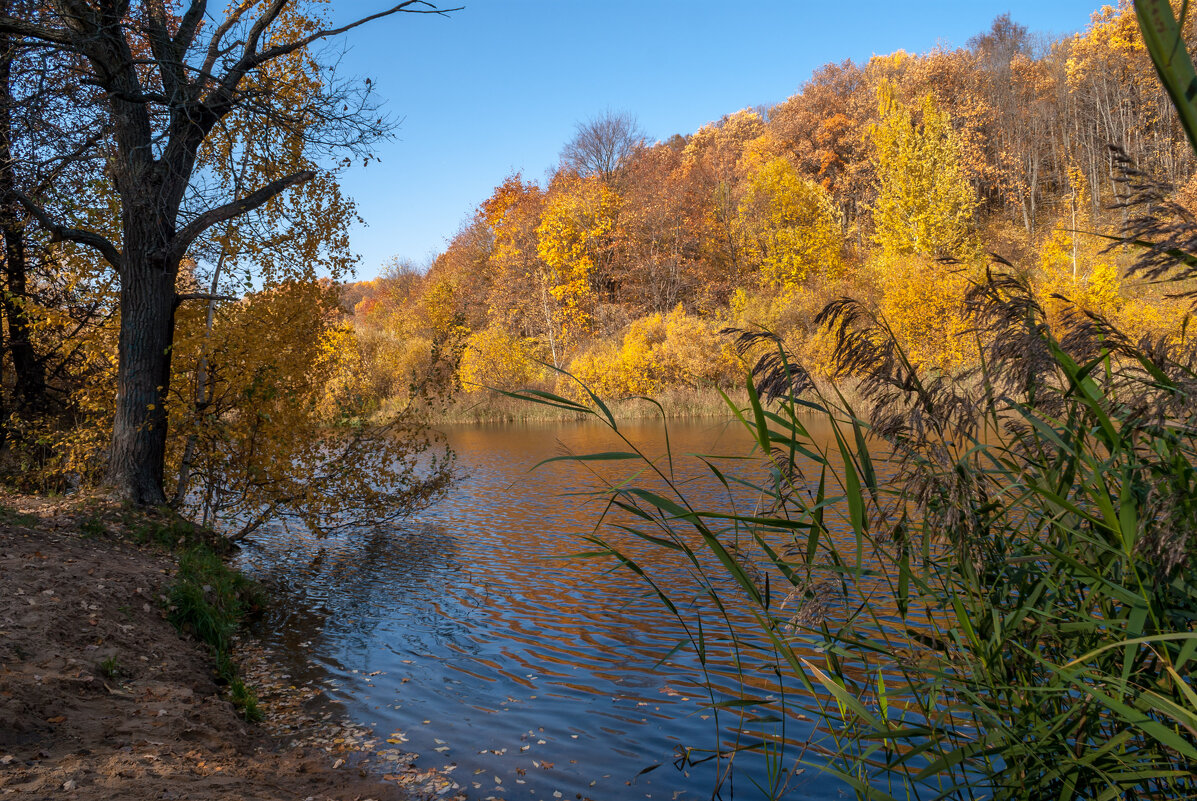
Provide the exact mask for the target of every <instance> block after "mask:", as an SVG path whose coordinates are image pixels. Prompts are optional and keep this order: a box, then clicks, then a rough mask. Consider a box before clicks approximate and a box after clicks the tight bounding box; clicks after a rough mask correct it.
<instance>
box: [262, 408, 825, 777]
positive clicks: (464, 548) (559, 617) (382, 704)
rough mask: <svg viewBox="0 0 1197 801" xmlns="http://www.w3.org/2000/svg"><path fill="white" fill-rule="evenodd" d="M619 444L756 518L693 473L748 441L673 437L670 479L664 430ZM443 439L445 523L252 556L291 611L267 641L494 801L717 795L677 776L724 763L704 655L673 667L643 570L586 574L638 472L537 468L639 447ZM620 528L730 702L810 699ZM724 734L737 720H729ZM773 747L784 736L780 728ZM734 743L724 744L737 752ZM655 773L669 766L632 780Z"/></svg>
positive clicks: (569, 434)
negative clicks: (688, 620) (737, 647)
mask: <svg viewBox="0 0 1197 801" xmlns="http://www.w3.org/2000/svg"><path fill="white" fill-rule="evenodd" d="M623 428H624V430H625V431H626V432H627V434H628V436H629V437H630V438H631V439H632V440H633V441H634V442H636V443H638V444H640V445H641V446H642V447H643V448H644V449H645V451H646V452H647V453H648V454H649V455H650V457H651V458H653V459H655V460H656V463H657V464H658V466H660V467H661V468H662V470H663V471H665V472H666V473H668V474H669V475H670V477H671V479H672V480H673V481H674V482H675V485H676V486H678V487H680V488H682V490H683V492H684V493H685V494H686V495H687V496H688V497H690V498H691V499H692V500H693V501H694V502H695V504H696V505H698V506H702V507H706V508H727V507H728V506H729V505H732V504H734V505H735V506H736V507H737V508H742V510H750V509H751V506H752V504H753V503H754V501H755V499H754V498H752V497H751V494H750V493H748V492H747V491H744V490H735V491H733V492H732V493H731V494H730V496H729V494H728V492H727V491H726V490H725V489H724V488H723V487H721V486H720V485H719V484H718V483H717V482H715V481H714V480H712V479H711V477H710V473H709V471H708V470H707V469H706V468H705V467H704V466H703V465H702V464H701V463H700V462H698V461H697V460H695V459H692V458H685V457H684V456H683V454H694V453H702V454H710V455H715V456H723V457H731V456H738V455H743V454H745V453H747V452H748V450H749V449H750V448H751V444H752V443H751V440H750V439H749V437H748V436H747V435H746V434H745V432H744V431H743V429H742V428H736V427H732V426H727V425H723V424H719V423H713V422H707V421H696V422H689V421H688V422H683V423H674V424H671V426H670V430H669V440H670V446H671V451H672V453H673V455H674V461H673V465H672V468H673V471H672V472H670V470H669V461H668V459H667V458H666V449H665V436H664V432H663V431H662V429H661V427H660V426H659V425H657V424H655V423H644V424H634V425H626V426H623ZM446 433H447V435H448V438H449V441H450V443H451V445H452V446H453V448H454V449H455V450H456V451H457V452H458V454H459V460H460V463H461V466H462V468H463V472H464V477H463V479H462V481H461V483H460V484H459V485H458V486H457V487H456V488H455V490H454V491H453V492H452V493H451V495H450V497H449V498H448V499H447V500H446V501H445V502H443V503H442V504H440V505H439V506H438V507H436V508H435V509H433V510H431V511H429V512H427V513H425V514H422V515H421V516H420V517H419V518H418V519H416V520H411V521H408V522H407V523H406V524H404V525H402V526H399V527H394V528H388V529H380V530H373V531H359V532H349V533H346V534H343V535H340V536H337V537H333V538H329V539H327V540H319V541H316V540H313V539H312V538H311V537H310V536H309V535H307V534H305V533H304V532H299V531H285V530H282V529H275V530H272V531H270V532H268V535H267V536H266V537H265V538H264V539H263V541H262V542H261V543H260V545H259V546H257V547H255V548H254V549H251V550H250V551H249V552H248V553H247V555H246V564H247V565H248V566H249V567H250V568H251V569H252V570H254V571H256V572H257V573H258V574H259V575H261V576H262V577H263V578H264V579H265V580H267V581H268V582H270V583H272V584H273V585H274V586H276V587H278V588H279V591H280V592H282V593H283V595H284V596H285V597H286V598H288V602H287V603H286V605H285V608H283V609H281V610H279V611H278V612H277V613H276V614H275V616H274V617H273V618H272V619H271V620H269V621H267V623H266V629H267V632H266V633H267V637H268V638H271V639H273V640H274V642H275V643H276V644H277V645H278V646H279V647H280V648H281V649H283V650H284V651H285V652H286V653H288V654H291V655H293V656H294V662H293V664H291V665H289V666H288V670H289V671H291V672H292V673H294V674H295V675H303V674H304V673H305V671H306V673H307V674H309V675H310V674H312V672H313V671H314V672H315V674H317V676H318V678H319V680H321V681H323V682H326V683H328V684H329V685H330V686H333V687H334V688H335V695H336V696H337V697H338V698H339V699H340V701H341V702H342V703H344V704H345V706H346V707H347V708H348V710H349V712H350V714H352V715H354V716H355V717H356V718H358V719H359V720H361V721H362V722H365V723H371V724H375V725H376V728H377V730H378V731H384V730H385V731H391V730H395V729H399V730H403V731H404V732H406V734H407V736H408V738H409V739H410V743H409V744H408V746H407V747H410V748H412V750H415V751H417V752H419V753H421V754H424V755H426V757H425V758H426V759H430V760H439V761H441V762H444V763H448V761H449V760H452V763H453V764H455V765H456V766H457V767H456V768H455V770H456V771H460V773H458V774H456V775H459V776H462V777H465V778H466V779H469V778H470V776H472V775H474V772H475V771H482V772H483V773H485V774H486V775H487V776H490V777H491V778H492V779H501V780H502V783H501V786H502V787H503V793H504V794H503V795H501V796H497V797H505V798H541V797H545V798H553V797H555V796H553V793H555V792H561V793H562V794H563V797H565V798H574V797H583V798H585V797H593V798H633V797H634V798H644V797H651V798H670V799H687V798H693V799H699V798H709V797H710V793H711V789H712V787H713V784H714V780H715V776H714V770H715V767H716V763H715V762H708V763H705V764H703V765H699V766H693V767H686V768H683V769H679V770H675V769H674V768H673V767H672V766H671V765H670V764H669V763H670V762H671V760H672V759H673V757H674V753H675V751H678V750H679V749H684V748H710V747H711V746H712V744H713V743H714V741H715V737H716V731H717V730H716V729H715V722H714V720H713V718H714V717H715V713H714V712H713V711H712V710H711V709H709V708H707V707H704V706H703V702H704V701H707V702H709V701H710V700H711V696H709V695H708V692H707V691H706V690H705V689H704V688H703V682H704V671H703V666H702V665H701V664H700V660H699V658H698V656H697V655H696V653H695V651H694V649H693V648H682V649H681V650H678V651H676V652H674V653H672V655H671V651H672V650H673V649H675V648H676V647H677V646H678V644H679V643H680V642H682V641H683V640H685V639H686V638H687V633H686V631H685V630H684V629H683V628H682V626H681V625H680V624H679V623H678V621H677V620H675V619H674V618H673V617H672V616H671V615H670V614H669V613H668V612H667V611H666V610H665V608H664V607H663V606H662V604H661V602H660V601H659V599H657V598H656V597H655V596H653V595H652V593H651V592H650V591H649V588H648V587H647V586H646V585H645V583H644V582H643V581H642V580H640V579H638V578H637V577H636V576H634V575H632V574H631V572H630V571H627V570H622V569H618V570H612V566H611V564H610V562H608V561H598V560H594V559H579V558H574V555H575V554H577V553H578V552H579V551H582V550H587V549H588V546H587V545H586V543H584V542H583V541H582V540H581V539H580V537H579V535H580V534H588V533H593V532H595V531H596V528H595V526H596V521H597V520H598V519H599V517H600V515H601V514H602V512H603V509H604V506H603V503H602V502H601V501H600V500H598V499H596V498H595V497H593V496H592V495H590V494H588V493H592V492H593V491H594V490H595V489H596V488H597V487H599V486H601V484H602V482H604V481H607V482H617V481H620V480H623V479H625V478H627V477H628V474H629V471H630V470H631V469H632V467H631V465H630V464H629V463H623V462H604V463H590V464H588V465H579V464H570V463H565V462H554V463H552V464H548V465H544V466H542V467H540V468H539V469H535V470H533V469H532V468H533V466H534V465H535V464H537V463H538V462H541V461H543V460H545V459H548V458H551V457H554V456H559V455H562V454H563V453H567V452H571V453H592V452H600V451H609V450H626V447H625V446H624V445H622V444H621V443H620V442H619V441H618V440H617V439H616V438H615V437H614V436H613V435H612V434H611V432H610V431H608V430H607V429H605V428H603V427H601V426H597V425H593V424H547V425H502V426H474V427H465V426H462V427H453V428H451V429H449V430H448V431H447V432H446ZM719 464H720V468H721V469H727V470H735V469H744V467H745V465H744V464H740V465H739V467H737V463H736V462H734V461H728V460H721V461H719ZM637 480H638V481H639V482H640V483H642V484H643V485H645V486H650V487H660V486H661V485H662V483H663V482H662V481H660V480H659V479H654V478H653V477H652V476H649V475H642V476H640V477H639V478H638V479H637ZM620 522H626V518H621V517H619V516H615V515H609V516H608V521H607V524H606V525H604V526H602V528H601V529H599V531H598V533H601V534H602V535H603V536H604V537H606V538H608V539H609V540H610V541H611V542H612V543H613V544H615V545H617V546H618V547H619V548H621V549H622V550H625V551H626V552H628V553H629V554H631V555H634V557H635V558H636V559H638V560H643V562H644V564H645V565H646V566H647V567H648V568H650V569H651V573H652V575H653V576H654V579H655V580H657V581H659V582H660V586H661V587H662V588H663V589H664V591H665V592H666V593H667V594H669V596H670V597H671V599H673V600H674V602H675V603H677V604H678V605H679V607H681V608H683V609H685V610H687V615H688V616H691V617H692V618H693V619H697V618H698V617H699V616H701V617H702V618H703V619H704V626H705V628H704V629H703V638H704V645H705V647H706V649H707V651H706V657H707V665H706V669H707V674H706V676H707V679H709V681H710V682H711V684H712V685H713V687H714V691H713V692H714V697H715V698H717V699H721V700H723V699H727V698H731V697H734V696H735V695H736V694H737V693H739V692H740V691H741V689H742V683H746V684H747V685H748V686H750V687H751V688H753V691H754V692H756V693H758V694H763V695H767V694H769V693H779V692H782V691H783V689H784V691H785V692H788V693H794V692H797V691H798V688H797V685H796V684H792V685H790V686H784V687H783V684H782V683H781V682H779V681H778V677H777V676H776V675H775V673H774V671H773V668H772V664H771V661H770V659H769V658H768V656H767V655H766V654H763V653H760V654H754V653H740V654H736V653H734V652H733V651H732V649H731V648H730V645H729V639H730V638H729V637H728V636H727V634H726V632H721V630H720V625H721V624H720V622H719V618H718V616H717V615H716V614H715V613H714V610H713V609H712V605H711V603H710V601H709V599H705V598H704V597H703V596H702V594H701V590H700V587H699V586H698V585H696V584H695V581H694V574H693V570H694V568H693V566H691V565H689V564H688V563H687V562H686V560H685V559H684V558H683V557H682V556H681V555H679V554H676V553H674V552H669V551H665V550H663V549H660V548H658V547H655V546H652V545H650V544H648V543H646V542H644V541H643V540H640V539H637V538H636V537H634V536H633V535H631V534H628V533H627V532H623V531H620V530H619V529H618V528H617V527H616V526H615V525H614V524H617V523H620ZM710 566H713V564H712V565H710ZM712 572H716V571H712ZM727 589H728V590H729V593H728V597H729V598H730V597H732V595H733V594H734V593H732V592H730V590H731V587H730V586H728V587H727ZM728 614H729V617H730V621H731V625H732V626H733V627H735V628H736V629H737V630H744V631H746V630H749V629H752V628H753V627H755V626H756V625H757V624H756V622H755V621H754V619H753V618H752V616H751V611H750V609H749V608H748V607H747V606H746V605H736V604H734V603H733V604H731V605H730V607H729V610H728ZM692 631H693V629H692ZM355 671H356V672H355ZM379 671H380V673H379V675H376V676H371V677H370V678H369V679H368V680H367V679H364V678H363V677H364V676H368V675H369V674H371V673H374V672H379ZM723 719H724V721H725V722H732V716H729V715H727V714H726V713H724V716H723ZM425 721H428V722H427V723H426V722H425ZM787 726H788V727H787V728H786V733H787V736H788V737H790V738H791V739H793V740H795V741H798V742H801V741H802V740H803V739H804V738H805V737H806V736H807V735H809V733H810V731H811V724H810V723H809V722H801V721H799V720H798V719H797V718H795V719H794V720H791V721H788V724H787ZM761 734H762V736H765V737H774V736H776V734H775V732H773V731H772V730H769V727H767V726H766V727H763V729H762V732H761ZM729 736H730V734H729V731H728V730H726V729H725V730H724V733H723V739H724V741H725V742H726V741H727V739H728V737H729ZM442 741H443V742H445V743H448V746H444V745H439V746H438V745H437V743H438V742H442ZM438 748H439V749H442V750H440V751H438V750H436V749H438ZM446 748H447V750H445V749H446ZM504 749H506V750H504ZM480 751H486V752H487V753H479V752H480ZM492 751H493V752H500V753H498V754H495V753H490V752H492ZM546 764H547V765H551V767H550V768H545V767H544V766H545V765H546ZM654 764H660V765H663V767H661V768H660V769H657V770H655V771H653V772H651V773H647V774H644V775H637V774H638V773H639V772H640V771H641V770H642V769H644V768H647V767H650V766H651V765H654ZM738 764H739V767H740V768H741V769H742V770H743V772H744V774H745V775H744V777H743V778H741V779H738V780H737V781H738V784H737V785H736V786H737V787H739V788H741V793H742V795H743V797H755V796H754V795H753V794H752V793H749V792H744V791H745V790H747V789H748V788H749V787H750V785H749V783H748V780H747V779H748V778H757V779H758V780H759V779H761V778H763V775H762V774H761V773H760V771H761V770H763V768H762V767H761V766H759V765H755V764H754V763H753V762H752V760H751V758H749V757H745V758H743V759H741V760H740V763H738ZM478 775H482V774H478ZM802 781H803V782H805V783H802V784H799V785H796V786H795V789H794V790H793V792H792V794H791V795H789V796H788V797H793V798H803V797H811V798H821V797H825V795H826V793H828V792H833V791H830V790H829V785H828V783H827V782H825V781H821V780H819V779H818V777H817V776H815V775H814V773H813V772H812V773H810V774H808V775H807V776H804V777H802ZM488 782H489V780H488ZM591 782H595V784H594V785H593V786H592V785H591ZM629 782H630V784H629ZM472 783H473V782H472V781H471V782H468V783H466V785H465V786H466V788H467V789H468V790H469V791H470V792H471V793H473V795H471V797H477V798H486V797H487V796H488V795H494V792H493V791H494V790H495V786H492V785H491V784H489V783H487V784H486V785H485V787H483V788H473V787H472ZM496 786H500V783H496ZM725 797H729V796H728V794H727V793H726V792H725Z"/></svg>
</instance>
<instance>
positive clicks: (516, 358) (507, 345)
mask: <svg viewBox="0 0 1197 801" xmlns="http://www.w3.org/2000/svg"><path fill="white" fill-rule="evenodd" d="M540 351H541V348H540V343H539V342H537V341H536V340H534V339H521V338H520V337H517V336H514V335H512V334H511V333H509V332H507V331H506V330H504V329H503V328H502V327H501V326H498V325H494V324H492V325H490V326H487V327H486V328H485V329H483V330H481V331H475V332H474V333H472V334H470V336H469V337H468V338H467V339H466V343H465V350H464V351H463V352H462V354H461V363H460V364H459V365H458V368H457V370H458V377H459V378H460V380H461V385H462V388H463V389H465V391H467V392H477V391H480V390H482V389H485V388H490V389H499V390H513V389H520V388H522V387H526V386H528V385H530V384H534V383H536V382H538V381H539V380H540V379H541V378H542V377H543V373H544V368H543V367H542V365H541V364H540V362H541V361H543V354H542V353H541V352H540Z"/></svg>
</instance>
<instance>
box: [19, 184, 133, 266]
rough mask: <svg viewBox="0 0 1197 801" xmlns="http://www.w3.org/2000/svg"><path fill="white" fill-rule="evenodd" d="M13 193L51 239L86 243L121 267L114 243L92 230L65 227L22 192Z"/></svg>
mask: <svg viewBox="0 0 1197 801" xmlns="http://www.w3.org/2000/svg"><path fill="white" fill-rule="evenodd" d="M13 194H14V195H15V196H16V198H17V200H19V201H20V202H21V205H22V206H24V207H25V210H26V211H28V212H29V214H30V216H32V217H33V218H34V219H35V220H37V222H38V225H40V226H41V227H42V228H44V229H46V232H47V233H49V234H50V239H51V241H53V242H61V241H63V240H68V241H70V242H77V243H78V244H80V245H87V246H88V247H90V248H94V249H95V250H97V251H99V253H100V255H101V256H103V257H104V260H105V261H107V262H108V263H109V264H111V265H112V266H113V267H114V268H116V269H117V270H119V269H120V268H121V254H120V252H119V251H118V250H117V249H116V245H114V244H112V243H111V242H109V241H108V240H107V239H105V238H104V237H102V236H100V235H99V234H97V233H95V232H94V231H81V230H79V229H78V228H67V227H66V226H64V225H60V224H58V223H56V222H54V220H52V219H51V218H50V215H49V214H46V211H45V209H43V208H42V207H41V206H39V205H37V204H36V203H34V202H33V201H32V200H30V199H29V198H28V197H26V196H25V195H24V194H23V193H21V192H16V191H14V192H13Z"/></svg>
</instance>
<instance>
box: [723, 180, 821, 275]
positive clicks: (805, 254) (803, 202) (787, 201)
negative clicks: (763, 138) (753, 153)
mask: <svg viewBox="0 0 1197 801" xmlns="http://www.w3.org/2000/svg"><path fill="white" fill-rule="evenodd" d="M738 227H739V229H740V230H741V231H743V232H744V235H745V237H746V239H747V242H746V251H747V254H748V258H749V259H750V260H751V261H753V262H755V263H756V264H757V265H758V269H759V270H760V280H761V283H762V285H764V286H766V287H769V288H773V289H778V290H781V291H782V292H788V291H791V290H793V289H794V288H795V287H797V286H798V284H800V283H802V282H803V281H805V280H806V279H807V277H808V276H810V275H811V274H813V273H821V274H823V275H830V276H834V275H836V274H838V273H839V271H840V269H841V268H842V266H843V263H842V259H841V255H840V252H841V245H840V239H841V227H840V220H839V213H838V212H837V210H836V208H835V204H834V203H833V202H832V200H831V196H830V195H829V194H828V193H827V190H826V189H824V188H823V187H822V186H820V185H819V184H817V183H815V182H814V181H811V180H810V179H808V178H803V177H802V176H801V175H799V173H798V170H797V169H796V168H795V167H794V165H793V164H792V163H791V162H790V161H789V160H788V159H785V158H774V159H772V160H770V161H768V162H766V163H764V164H762V165H761V166H760V167H759V168H758V169H756V170H755V171H754V172H753V173H752V174H751V175H750V176H749V177H748V181H747V188H746V190H745V192H744V197H743V199H742V200H741V201H740V206H739V226H738Z"/></svg>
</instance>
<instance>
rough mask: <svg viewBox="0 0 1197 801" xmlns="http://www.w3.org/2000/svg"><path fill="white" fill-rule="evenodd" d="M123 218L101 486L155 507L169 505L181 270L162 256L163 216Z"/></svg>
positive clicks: (166, 237)
mask: <svg viewBox="0 0 1197 801" xmlns="http://www.w3.org/2000/svg"><path fill="white" fill-rule="evenodd" d="M125 217H126V219H125V235H126V241H125V253H124V257H123V259H122V265H121V271H120V274H121V275H120V277H121V296H120V312H121V327H120V337H119V339H118V344H117V350H118V359H119V361H118V365H117V379H116V386H117V394H116V411H115V415H114V417H113V420H112V446H111V450H110V452H109V461H108V475H107V477H106V480H105V483H107V484H108V485H109V486H111V487H112V488H113V489H114V490H116V492H117V493H118V494H119V495H120V496H122V497H123V498H125V499H126V500H129V501H131V502H133V503H135V504H139V505H159V504H164V503H166V495H165V492H164V489H163V481H164V478H165V476H164V473H165V464H166V435H167V420H166V397H167V392H168V391H169V389H170V368H171V345H172V343H173V341H174V331H175V305H176V304H175V278H176V276H177V275H178V272H179V263H178V260H172V259H170V258H169V257H168V256H167V255H166V254H167V253H168V252H169V250H170V248H169V244H170V235H169V232H170V230H171V228H172V227H173V226H171V225H170V224H169V223H168V222H166V219H168V218H167V217H166V216H165V215H161V214H160V213H159V214H154V213H147V212H143V213H141V214H138V213H136V212H131V213H130V212H127V213H126V215H125ZM173 217H174V214H169V219H173Z"/></svg>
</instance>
